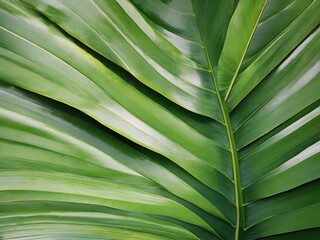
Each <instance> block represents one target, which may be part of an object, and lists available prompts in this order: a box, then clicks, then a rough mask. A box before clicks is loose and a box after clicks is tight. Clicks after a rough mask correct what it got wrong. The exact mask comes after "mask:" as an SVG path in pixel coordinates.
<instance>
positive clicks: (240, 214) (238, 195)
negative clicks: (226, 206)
mask: <svg viewBox="0 0 320 240" xmlns="http://www.w3.org/2000/svg"><path fill="white" fill-rule="evenodd" d="M191 2H192V7H193V11H194V13H195V17H196V22H197V25H198V30H199V34H200V38H201V40H202V44H203V49H204V51H205V55H206V58H207V62H208V64H209V70H210V74H211V78H212V81H213V85H214V86H215V88H216V93H217V96H218V101H219V105H220V108H221V111H222V115H223V119H224V125H225V126H226V130H227V134H228V140H229V150H230V152H231V157H232V168H233V176H234V177H233V178H234V188H235V206H236V215H237V216H236V218H237V219H236V226H235V228H236V229H235V237H234V239H235V240H239V239H242V237H241V236H240V234H241V233H243V231H244V228H245V218H244V208H243V195H242V184H241V175H240V166H239V159H238V150H237V145H236V142H235V138H234V134H233V129H232V125H231V122H230V116H229V113H230V111H229V108H228V106H227V104H226V101H225V99H224V98H223V97H222V96H221V94H220V91H219V89H218V83H217V80H216V78H215V75H214V71H213V67H212V65H211V61H210V58H209V55H208V52H207V47H206V44H205V41H203V37H202V34H201V30H200V25H199V22H198V16H197V14H196V11H195V6H194V2H193V0H191Z"/></svg>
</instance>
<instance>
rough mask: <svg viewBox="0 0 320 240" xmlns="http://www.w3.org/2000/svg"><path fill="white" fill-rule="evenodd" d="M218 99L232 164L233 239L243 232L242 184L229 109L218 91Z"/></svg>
mask: <svg viewBox="0 0 320 240" xmlns="http://www.w3.org/2000/svg"><path fill="white" fill-rule="evenodd" d="M218 99H219V103H220V106H221V111H222V114H223V118H224V121H225V124H226V128H227V133H228V139H229V148H230V151H231V156H232V166H233V179H234V188H235V204H236V208H237V223H236V232H235V240H238V239H242V238H243V234H244V227H245V219H244V209H243V195H242V184H241V176H240V167H239V158H238V151H237V146H236V142H235V139H234V135H233V129H232V126H231V122H230V117H229V109H228V106H227V104H226V102H225V100H224V99H223V98H222V96H221V95H220V93H218Z"/></svg>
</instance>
